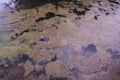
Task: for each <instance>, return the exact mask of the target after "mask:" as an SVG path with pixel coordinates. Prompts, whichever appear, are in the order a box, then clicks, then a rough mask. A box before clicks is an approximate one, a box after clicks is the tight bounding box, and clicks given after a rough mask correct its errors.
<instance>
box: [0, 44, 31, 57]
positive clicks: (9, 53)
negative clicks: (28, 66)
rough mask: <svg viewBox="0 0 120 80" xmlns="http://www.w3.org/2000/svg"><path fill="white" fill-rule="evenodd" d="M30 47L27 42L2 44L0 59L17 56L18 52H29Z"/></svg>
mask: <svg viewBox="0 0 120 80" xmlns="http://www.w3.org/2000/svg"><path fill="white" fill-rule="evenodd" d="M29 53H30V48H29V45H27V44H21V45H19V46H14V45H12V46H4V47H2V48H0V59H4V58H6V57H17V56H18V55H20V54H29Z"/></svg>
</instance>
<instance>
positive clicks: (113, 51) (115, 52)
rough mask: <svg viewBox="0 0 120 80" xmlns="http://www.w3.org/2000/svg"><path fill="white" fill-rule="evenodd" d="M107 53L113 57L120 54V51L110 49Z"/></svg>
mask: <svg viewBox="0 0 120 80" xmlns="http://www.w3.org/2000/svg"><path fill="white" fill-rule="evenodd" d="M106 52H107V53H110V54H111V55H114V54H118V53H120V52H119V51H118V50H115V49H112V48H108V49H107V50H106Z"/></svg>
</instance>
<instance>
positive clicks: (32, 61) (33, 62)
mask: <svg viewBox="0 0 120 80" xmlns="http://www.w3.org/2000/svg"><path fill="white" fill-rule="evenodd" d="M28 60H29V61H30V62H31V64H32V65H35V64H36V63H37V62H36V61H35V60H34V59H33V58H31V57H29V59H28Z"/></svg>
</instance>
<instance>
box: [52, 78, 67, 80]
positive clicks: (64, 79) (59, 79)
mask: <svg viewBox="0 0 120 80" xmlns="http://www.w3.org/2000/svg"><path fill="white" fill-rule="evenodd" d="M50 80H68V78H66V77H63V78H57V77H55V78H54V77H51V78H50Z"/></svg>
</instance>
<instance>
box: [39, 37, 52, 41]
mask: <svg viewBox="0 0 120 80" xmlns="http://www.w3.org/2000/svg"><path fill="white" fill-rule="evenodd" d="M49 40H50V38H49V37H43V38H41V39H39V41H42V42H48V41H49Z"/></svg>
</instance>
